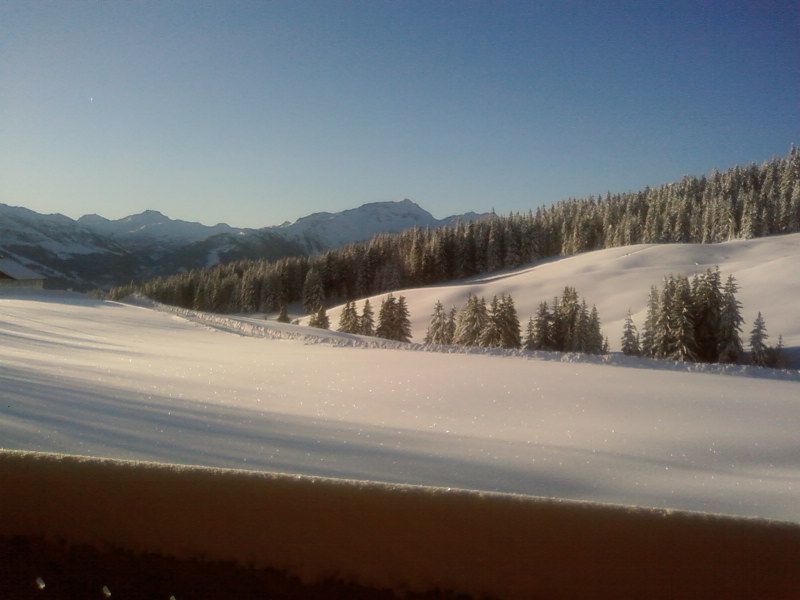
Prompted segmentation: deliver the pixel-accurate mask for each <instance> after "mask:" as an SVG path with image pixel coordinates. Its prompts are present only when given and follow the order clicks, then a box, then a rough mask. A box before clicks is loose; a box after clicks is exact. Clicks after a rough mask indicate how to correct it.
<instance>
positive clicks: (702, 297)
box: [690, 267, 723, 362]
mask: <svg viewBox="0 0 800 600" xmlns="http://www.w3.org/2000/svg"><path fill="white" fill-rule="evenodd" d="M692 288H693V289H692V295H691V304H690V312H691V318H692V321H693V322H694V339H695V344H696V355H697V359H698V360H700V361H703V362H717V360H719V333H720V329H721V327H720V309H721V307H722V304H723V298H722V290H721V289H720V288H721V286H720V274H719V267H716V268H715V269H713V270H712V269H707V270H706V272H705V273H703V274H701V275H699V276H696V277H695V279H694V282H693V286H692Z"/></svg>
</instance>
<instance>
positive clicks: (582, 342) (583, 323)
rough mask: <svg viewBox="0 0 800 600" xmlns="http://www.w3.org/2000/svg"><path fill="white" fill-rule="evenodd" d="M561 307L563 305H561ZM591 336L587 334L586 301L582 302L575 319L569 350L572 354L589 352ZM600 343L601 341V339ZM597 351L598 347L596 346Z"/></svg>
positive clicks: (587, 314) (587, 309) (587, 310)
mask: <svg viewBox="0 0 800 600" xmlns="http://www.w3.org/2000/svg"><path fill="white" fill-rule="evenodd" d="M562 306H563V305H562ZM591 337H592V336H591V334H590V332H589V306H588V305H587V304H586V300H585V299H584V300H582V301H581V304H580V307H579V308H578V314H577V317H576V318H575V329H574V330H573V332H572V341H571V343H570V350H571V351H572V352H590V348H591V346H592V341H591V339H590V338H591ZM601 343H602V339H601ZM598 350H599V345H598Z"/></svg>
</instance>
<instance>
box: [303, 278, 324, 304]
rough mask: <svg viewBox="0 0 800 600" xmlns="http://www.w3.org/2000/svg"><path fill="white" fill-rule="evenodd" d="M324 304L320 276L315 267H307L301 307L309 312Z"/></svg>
mask: <svg viewBox="0 0 800 600" xmlns="http://www.w3.org/2000/svg"><path fill="white" fill-rule="evenodd" d="M324 304H325V288H324V287H323V285H322V277H321V276H320V273H319V271H318V270H317V269H316V268H312V269H309V271H308V273H307V274H306V278H305V281H304V283H303V308H305V309H306V310H307V311H308V312H311V311H313V310H317V308H318V307H320V306H322V305H324Z"/></svg>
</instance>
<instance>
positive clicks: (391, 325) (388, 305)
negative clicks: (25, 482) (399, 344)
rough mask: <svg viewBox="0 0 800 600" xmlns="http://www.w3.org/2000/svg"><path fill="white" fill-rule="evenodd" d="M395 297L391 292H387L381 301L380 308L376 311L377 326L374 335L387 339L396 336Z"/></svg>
mask: <svg viewBox="0 0 800 600" xmlns="http://www.w3.org/2000/svg"><path fill="white" fill-rule="evenodd" d="M397 330H398V327H397V299H396V298H395V297H394V295H393V294H389V295H388V296H386V298H384V299H383V300H382V301H381V309H380V311H378V328H377V329H376V330H375V335H377V336H378V337H380V338H384V339H387V340H393V339H396V337H397Z"/></svg>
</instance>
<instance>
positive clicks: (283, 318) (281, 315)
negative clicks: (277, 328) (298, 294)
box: [277, 304, 289, 323]
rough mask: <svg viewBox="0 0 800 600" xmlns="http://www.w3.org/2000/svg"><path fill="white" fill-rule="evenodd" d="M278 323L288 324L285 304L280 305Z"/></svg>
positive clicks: (287, 310)
mask: <svg viewBox="0 0 800 600" xmlns="http://www.w3.org/2000/svg"><path fill="white" fill-rule="evenodd" d="M277 321H278V322H279V323H288V322H289V309H288V308H287V307H286V305H285V304H281V308H280V311H279V312H278V319H277Z"/></svg>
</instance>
